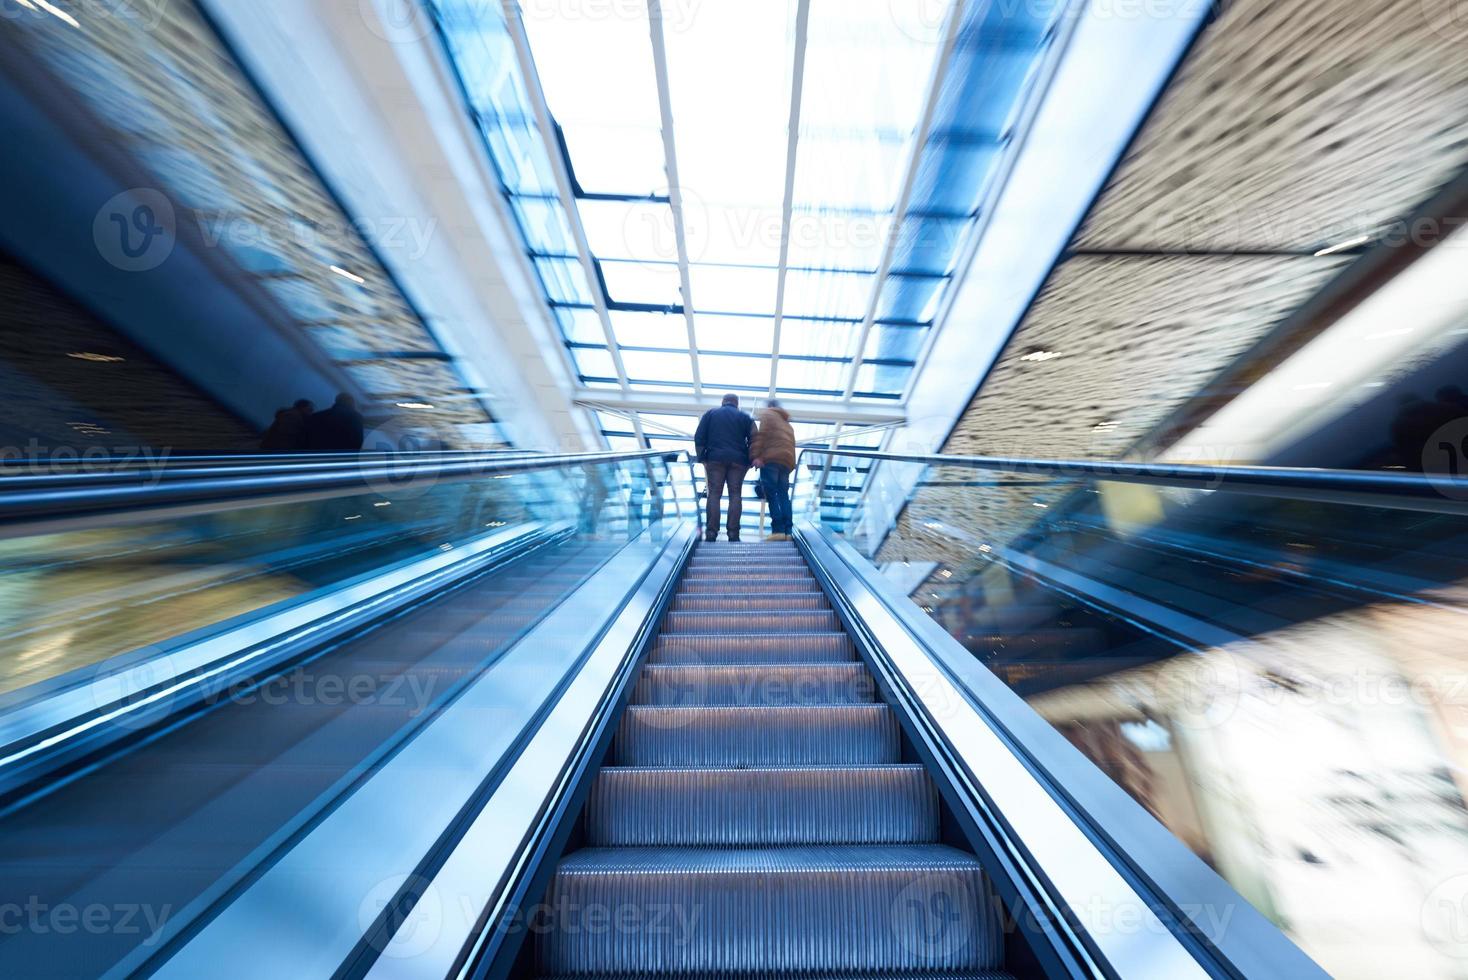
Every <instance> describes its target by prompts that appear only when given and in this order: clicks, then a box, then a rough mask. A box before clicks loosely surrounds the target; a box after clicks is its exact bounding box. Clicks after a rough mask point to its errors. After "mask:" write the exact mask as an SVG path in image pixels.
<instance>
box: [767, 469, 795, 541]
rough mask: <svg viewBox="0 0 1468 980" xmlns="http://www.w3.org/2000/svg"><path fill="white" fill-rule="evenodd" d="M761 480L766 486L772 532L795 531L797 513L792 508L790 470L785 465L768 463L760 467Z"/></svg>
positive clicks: (785, 532) (787, 532)
mask: <svg viewBox="0 0 1468 980" xmlns="http://www.w3.org/2000/svg"><path fill="white" fill-rule="evenodd" d="M759 482H760V486H762V487H764V488H765V503H766V504H767V505H768V506H769V508H770V531H771V533H773V534H790V533H792V532H794V530H795V514H794V513H793V512H792V511H791V509H790V471H789V470H787V469H786V468H785V467H783V466H774V465H771V464H766V465H764V466H761V467H760V468H759Z"/></svg>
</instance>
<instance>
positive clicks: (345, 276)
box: [331, 265, 367, 286]
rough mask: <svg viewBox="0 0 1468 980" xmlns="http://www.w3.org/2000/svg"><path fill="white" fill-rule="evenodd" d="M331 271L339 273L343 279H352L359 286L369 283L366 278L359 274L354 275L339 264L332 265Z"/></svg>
mask: <svg viewBox="0 0 1468 980" xmlns="http://www.w3.org/2000/svg"><path fill="white" fill-rule="evenodd" d="M331 271H332V272H335V273H336V274H337V275H339V276H341V277H342V278H343V279H350V280H352V282H354V283H356V284H357V285H359V286H365V285H367V280H366V279H363V278H362V277H361V276H358V275H353V274H352V273H350V272H348V271H347V270H346V269H343V268H342V267H341V266H339V265H334V266H332V267H331Z"/></svg>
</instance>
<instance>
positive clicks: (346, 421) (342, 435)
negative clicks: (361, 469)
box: [306, 392, 365, 453]
mask: <svg viewBox="0 0 1468 980" xmlns="http://www.w3.org/2000/svg"><path fill="white" fill-rule="evenodd" d="M363 438H365V431H364V427H363V424H362V413H361V412H359V411H357V399H355V398H353V397H352V396H351V395H349V394H347V393H346V392H342V393H341V394H340V395H337V396H336V403H335V404H334V405H332V406H331V407H330V408H328V409H327V410H326V411H324V412H317V413H316V414H314V415H312V416H311V417H310V418H309V419H307V420H306V451H307V452H312V453H355V452H360V451H361V450H362V440H363Z"/></svg>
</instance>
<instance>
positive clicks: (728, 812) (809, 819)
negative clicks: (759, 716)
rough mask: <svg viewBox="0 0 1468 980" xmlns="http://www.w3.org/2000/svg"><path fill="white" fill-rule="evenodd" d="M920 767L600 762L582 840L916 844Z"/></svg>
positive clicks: (924, 789)
mask: <svg viewBox="0 0 1468 980" xmlns="http://www.w3.org/2000/svg"><path fill="white" fill-rule="evenodd" d="M938 833H939V828H938V791H937V789H936V788H935V787H934V785H933V781H932V780H931V779H929V778H928V774H927V772H926V771H925V770H924V769H923V768H922V767H921V766H846V767H830V768H826V767H823V768H815V769H603V770H602V771H601V773H600V774H599V775H598V776H597V779H596V782H595V783H593V784H592V788H591V796H590V798H589V799H588V801H587V804H586V835H587V843H588V846H591V847H629V846H638V847H649V846H658V847H676V846H698V845H702V846H713V845H717V846H721V847H736V846H737V847H745V846H750V845H792V844H919V843H933V842H936V841H937V840H938Z"/></svg>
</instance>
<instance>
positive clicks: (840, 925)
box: [538, 844, 1004, 975]
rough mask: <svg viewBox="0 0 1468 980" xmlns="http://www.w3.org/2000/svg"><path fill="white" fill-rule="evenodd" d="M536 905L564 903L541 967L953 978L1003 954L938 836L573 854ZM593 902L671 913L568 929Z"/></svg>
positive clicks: (968, 869) (965, 866) (961, 855)
mask: <svg viewBox="0 0 1468 980" xmlns="http://www.w3.org/2000/svg"><path fill="white" fill-rule="evenodd" d="M546 905H547V907H548V908H550V909H552V910H565V912H564V913H563V914H564V916H565V918H564V919H558V918H557V917H556V915H555V913H553V914H552V916H551V921H550V923H549V924H550V928H548V929H546V930H545V932H544V934H543V935H541V936H540V937H539V942H538V952H539V959H540V964H541V966H542V968H543V969H544V970H545V971H546V972H582V971H609V972H635V971H639V970H649V969H653V970H657V971H659V972H680V973H681V972H706V971H728V972H758V973H760V974H762V975H768V974H769V973H775V972H797V971H798V972H802V973H814V972H816V971H825V972H833V973H834V972H848V971H858V972H869V971H870V972H879V971H883V970H888V971H899V970H900V971H920V970H927V971H942V970H947V971H955V972H956V971H963V970H984V969H994V968H996V967H997V966H999V965H1000V964H1002V962H1003V957H1004V954H1003V932H1002V929H1001V925H1000V916H999V907H998V903H997V900H996V899H995V898H994V895H993V892H992V890H991V889H990V888H989V885H988V882H987V880H986V879H985V877H984V874H983V871H982V869H981V867H980V866H979V863H978V860H977V859H976V858H975V857H974V856H973V855H972V854H967V853H965V852H963V851H959V850H956V849H954V848H951V847H947V846H944V845H942V844H906V845H855V846H848V845H835V846H824V847H820V846H818V847H805V846H797V847H771V848H748V849H731V848H707V847H703V848H688V847H627V848H586V849H584V850H580V851H576V852H574V853H572V854H570V855H568V856H567V857H566V858H564V859H563V860H562V861H561V864H560V865H559V866H558V867H557V869H556V874H555V875H554V877H553V879H552V883H551V888H550V894H549V895H548V896H547V902H546ZM601 906H606V907H608V908H612V909H622V910H631V913H636V912H638V911H639V910H641V911H642V912H645V913H648V914H651V912H652V911H653V910H654V909H660V910H665V911H667V910H672V911H681V912H682V913H683V914H682V915H680V916H676V917H674V919H673V920H669V919H668V918H666V917H664V918H663V919H661V920H660V921H661V924H662V928H657V929H654V928H652V927H651V926H650V925H649V924H646V920H642V921H640V922H639V928H637V929H636V931H635V933H629V931H628V930H625V929H624V930H617V929H608V930H604V931H602V932H599V933H593V932H592V931H591V930H589V929H586V928H578V922H577V921H575V919H576V917H577V914H578V910H583V909H590V908H596V907H601ZM631 913H628V912H624V920H625V919H626V918H634V917H635V915H633V914H631ZM629 935H631V936H633V937H635V941H633V942H629V941H628V938H629Z"/></svg>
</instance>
